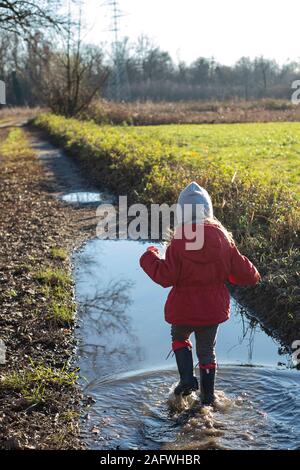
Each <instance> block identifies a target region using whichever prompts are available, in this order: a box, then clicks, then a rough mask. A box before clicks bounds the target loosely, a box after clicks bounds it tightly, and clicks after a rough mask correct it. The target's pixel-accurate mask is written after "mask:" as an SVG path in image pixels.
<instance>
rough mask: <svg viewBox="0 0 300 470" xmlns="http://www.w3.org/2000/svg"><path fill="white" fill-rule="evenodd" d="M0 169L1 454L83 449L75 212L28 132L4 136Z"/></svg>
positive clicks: (0, 133)
mask: <svg viewBox="0 0 300 470" xmlns="http://www.w3.org/2000/svg"><path fill="white" fill-rule="evenodd" d="M0 163H1V173H0V189H1V198H2V200H1V208H0V213H1V217H0V234H1V244H0V281H1V282H0V326H1V333H0V338H1V340H3V341H4V343H5V346H6V362H5V363H4V364H2V363H1V364H0V389H1V393H0V413H1V420H0V448H1V449H27V448H28V449H33V448H35V449H78V448H81V447H82V444H81V441H80V437H79V426H78V422H79V410H80V399H81V395H80V391H79V389H78V387H77V386H76V375H77V374H76V370H74V368H73V366H72V364H71V359H72V355H73V351H74V345H75V341H74V334H73V327H74V315H75V303H74V292H73V282H72V279H71V275H70V260H69V253H70V251H71V248H72V247H73V246H74V245H73V243H74V240H75V236H74V228H72V224H71V223H70V220H71V214H70V210H71V209H70V208H69V207H66V206H62V205H61V203H60V202H59V201H57V200H56V199H55V198H53V196H52V195H51V194H48V193H47V192H45V189H44V188H45V183H47V185H48V186H47V187H49V188H50V189H51V188H52V186H51V184H52V181H51V178H50V176H49V175H48V174H46V173H45V172H44V170H43V167H42V166H41V164H40V163H39V162H38V160H37V158H36V156H35V154H34V152H33V151H32V149H31V147H30V145H29V142H28V140H27V136H26V133H25V132H24V130H22V129H20V128H12V129H11V130H10V132H8V130H7V129H6V130H5V131H4V130H2V131H1V130H0Z"/></svg>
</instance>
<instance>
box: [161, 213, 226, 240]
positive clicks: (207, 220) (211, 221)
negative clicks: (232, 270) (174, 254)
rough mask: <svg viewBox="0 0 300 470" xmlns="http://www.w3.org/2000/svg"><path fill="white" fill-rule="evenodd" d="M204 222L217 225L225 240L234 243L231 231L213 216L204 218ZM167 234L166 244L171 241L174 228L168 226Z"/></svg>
mask: <svg viewBox="0 0 300 470" xmlns="http://www.w3.org/2000/svg"><path fill="white" fill-rule="evenodd" d="M204 223H205V224H211V225H215V226H216V227H218V228H219V229H220V230H221V231H222V232H223V233H224V235H225V237H226V238H227V240H228V241H229V243H230V244H231V245H235V242H234V238H233V235H232V233H231V232H229V231H228V230H227V229H226V228H225V227H224V225H223V224H222V223H221V222H220V221H219V220H218V219H217V218H216V217H215V216H213V217H209V218H207V219H204ZM167 235H168V238H167V240H166V244H167V245H169V244H170V243H171V241H172V239H173V238H174V229H171V227H169V229H168V234H167Z"/></svg>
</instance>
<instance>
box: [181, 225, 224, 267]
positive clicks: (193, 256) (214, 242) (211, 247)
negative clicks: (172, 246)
mask: <svg viewBox="0 0 300 470" xmlns="http://www.w3.org/2000/svg"><path fill="white" fill-rule="evenodd" d="M185 227H187V229H188V230H193V232H195V239H196V236H197V237H198V240H201V242H202V243H201V245H202V246H201V248H197V246H196V245H195V246H196V247H195V249H193V247H192V245H191V242H193V239H192V240H191V239H190V235H189V238H186V236H185V233H184V230H185ZM185 227H184V228H183V233H182V237H181V238H177V239H176V247H177V249H178V251H179V253H180V256H181V257H182V258H184V259H188V260H190V261H193V262H195V263H200V264H202V263H204V264H205V263H213V262H216V261H218V260H219V259H220V258H222V253H223V252H224V251H226V250H228V246H229V245H230V241H229V240H228V238H227V236H226V234H225V233H224V231H223V230H222V229H221V228H220V227H219V226H218V225H216V224H209V223H204V224H195V223H193V224H188V225H186V226H185ZM186 233H187V232H186ZM189 233H191V232H189ZM175 238H176V235H175ZM187 244H190V245H189V246H190V247H191V248H189V249H187Z"/></svg>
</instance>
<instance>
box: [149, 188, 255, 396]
mask: <svg viewBox="0 0 300 470" xmlns="http://www.w3.org/2000/svg"><path fill="white" fill-rule="evenodd" d="M178 205H179V206H178V207H180V208H182V211H183V215H184V216H183V221H184V222H183V224H184V226H183V227H181V231H182V232H183V235H182V236H181V238H179V237H177V238H176V236H175V237H174V238H173V239H172V241H171V243H170V245H169V246H168V248H167V250H166V256H165V259H162V258H160V256H159V251H158V249H157V248H156V247H149V248H148V249H147V251H146V252H145V253H144V254H143V255H142V256H141V259H140V265H141V267H142V268H143V270H144V271H145V272H146V273H147V274H148V276H149V277H150V278H151V279H152V280H153V281H154V282H157V283H158V284H160V285H161V286H163V287H171V286H172V289H171V291H170V292H169V295H168V299H167V302H166V305H165V319H166V321H167V322H168V323H170V324H171V325H172V326H171V336H172V349H173V351H174V353H175V357H176V362H177V367H178V371H179V376H180V382H179V384H178V385H177V387H176V388H175V391H174V393H175V394H176V395H180V394H182V395H188V394H190V393H191V392H192V391H193V390H197V389H198V388H199V387H198V381H197V379H196V377H195V376H194V373H193V370H194V368H193V356H192V350H191V348H192V343H191V341H190V336H191V334H192V333H193V332H194V333H195V338H196V352H197V357H198V360H199V368H200V384H201V401H202V404H203V405H213V403H214V384H215V373H216V356H215V344H216V336H217V331H218V325H219V324H220V323H223V322H224V321H226V320H228V318H229V309H230V296H229V292H228V290H227V288H226V286H225V282H226V281H229V282H230V283H232V284H237V285H241V286H243V285H255V284H256V283H258V282H259V281H260V274H259V273H258V271H257V269H256V268H255V267H254V266H253V264H252V263H251V262H250V261H249V260H248V258H246V257H245V256H242V255H241V253H240V252H239V251H238V249H237V248H236V246H235V243H234V241H233V239H232V237H231V235H230V234H229V233H228V232H227V231H226V229H225V228H224V227H223V226H222V225H221V223H220V222H218V221H217V220H216V219H215V218H214V216H213V208H212V203H211V199H210V196H209V194H208V193H207V191H206V190H205V189H203V188H201V187H200V186H199V185H198V184H197V183H194V182H193V183H190V184H189V185H188V186H187V187H186V188H185V189H183V191H181V193H180V195H179V199H178ZM187 205H189V206H187ZM198 205H201V206H200V207H201V208H202V210H203V217H202V219H201V220H199V218H198V219H197V216H196V215H195V214H196V210H195V208H196V207H197V206H198ZM187 207H189V208H192V211H189V212H190V213H191V215H190V220H188V216H187V217H186V216H185V208H187ZM198 207H199V206H198ZM186 212H187V211H186ZM201 224H202V225H201ZM186 225H190V227H188V228H190V229H192V230H193V231H194V232H195V233H196V231H197V230H198V229H202V230H204V232H203V235H204V244H203V246H202V248H200V249H199V248H196V249H194V250H193V249H191V248H189V249H187V245H186V242H187V237H185V230H182V228H186ZM177 229H178V227H177ZM175 234H176V232H175ZM188 242H190V236H188Z"/></svg>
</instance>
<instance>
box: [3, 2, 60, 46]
mask: <svg viewBox="0 0 300 470" xmlns="http://www.w3.org/2000/svg"><path fill="white" fill-rule="evenodd" d="M60 6H61V1H60V0H0V29H2V30H5V31H9V32H13V33H16V34H20V35H22V36H23V37H24V36H27V35H30V34H31V31H32V30H36V29H40V28H48V27H59V26H61V25H62V24H63V23H64V20H63V18H62V17H61V16H60V15H59V14H58V13H57V12H58V11H59V8H60Z"/></svg>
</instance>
